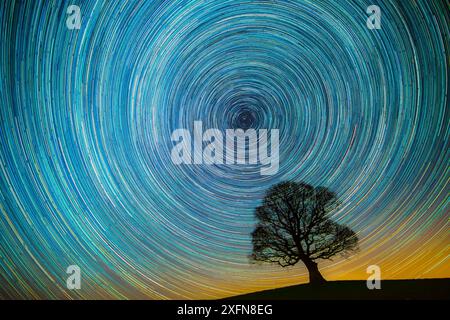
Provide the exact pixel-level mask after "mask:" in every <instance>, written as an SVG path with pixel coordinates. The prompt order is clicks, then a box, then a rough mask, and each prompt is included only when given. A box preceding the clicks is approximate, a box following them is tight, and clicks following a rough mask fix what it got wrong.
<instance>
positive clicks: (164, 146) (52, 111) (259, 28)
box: [0, 0, 450, 299]
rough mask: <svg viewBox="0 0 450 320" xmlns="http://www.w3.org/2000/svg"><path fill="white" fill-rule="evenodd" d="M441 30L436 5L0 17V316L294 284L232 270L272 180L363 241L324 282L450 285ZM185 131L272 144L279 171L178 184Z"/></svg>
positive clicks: (198, 175) (129, 7)
mask: <svg viewBox="0 0 450 320" xmlns="http://www.w3.org/2000/svg"><path fill="white" fill-rule="evenodd" d="M71 4H74V5H78V6H79V7H80V9H81V14H82V19H81V28H80V29H79V30H77V29H74V30H70V29H68V28H67V26H66V20H67V17H68V16H69V15H68V14H67V13H66V10H67V7H68V6H69V5H71ZM371 4H375V5H378V6H379V7H380V9H381V28H380V29H369V28H368V27H367V25H366V20H367V18H368V17H369V15H370V14H368V13H367V12H366V9H367V7H368V6H369V5H371ZM449 24H450V10H449V4H448V2H447V1H445V0H442V1H441V0H423V1H412V0H408V1H400V0H399V1H379V0H377V1H372V2H371V1H343V0H342V1H331V0H330V1H290V0H279V1H277V0H272V1H269V0H266V1H261V0H258V1H255V0H251V1H234V0H223V1H210V0H207V1H204V0H202V1H200V0H198V1H125V0H123V1H75V0H74V1H60V0H54V1H50V0H49V1H12V0H4V1H1V3H0V43H1V46H0V75H1V86H0V120H1V123H0V141H1V144H0V298H27V299H35V298H47V299H55V298H58V299H69V298H73V299H80V298H85V299H87V298H100V299H102V298H119V299H123V298H150V299H173V298H178V299H182V298H189V299H193V298H219V297H225V296H231V295H235V294H239V293H245V292H252V291H257V290H263V289H267V288H274V287H282V286H287V285H292V284H298V283H302V282H307V271H306V269H305V268H304V266H303V265H301V263H300V264H298V265H296V266H295V267H291V268H288V269H286V268H285V269H283V268H281V267H279V266H276V265H261V266H259V265H253V264H250V262H249V259H248V255H249V254H250V253H251V249H252V245H251V236H250V233H251V232H252V231H253V228H254V226H255V223H256V221H255V218H254V216H253V210H254V209H255V207H257V206H258V205H260V204H261V200H262V198H263V196H264V192H265V191H266V190H267V189H268V188H269V187H270V186H272V185H273V184H276V183H278V182H281V181H285V180H292V181H305V182H307V183H309V184H312V185H314V186H319V185H320V186H326V187H328V188H330V189H331V190H333V191H335V192H336V193H337V194H338V196H339V199H340V201H341V202H342V205H341V206H340V208H339V209H338V210H336V211H334V212H333V219H334V220H335V221H337V222H339V223H342V224H346V225H348V226H349V227H350V228H352V230H354V231H355V232H356V233H357V234H358V237H359V238H360V251H359V252H358V253H356V254H354V255H352V256H351V257H349V258H348V259H342V258H337V259H335V260H333V261H326V262H322V263H319V267H320V269H321V271H322V272H323V274H324V276H325V277H326V278H327V279H328V280H338V279H341V280H345V279H366V278H367V276H368V275H367V274H366V268H367V266H369V265H372V264H376V265H378V266H380V268H381V272H382V278H383V279H400V278H438V277H439V278H442V277H450V268H449V266H450V265H449V260H448V255H449V253H450V251H449V243H450V234H449V210H450V208H449V180H450V169H449V159H450V151H449V150H450V148H449V147H450V137H449V128H450V123H449V122H450V118H449V113H450V108H449V100H448V93H449V63H450V58H449V51H450V45H449ZM197 120H198V121H202V122H203V127H204V128H217V129H219V130H221V131H223V132H225V130H226V129H228V128H245V129H246V128H254V129H256V130H258V129H269V130H270V129H279V132H280V142H279V143H280V164H279V165H280V167H279V171H278V172H277V173H276V174H274V175H261V174H260V166H259V165H253V166H251V165H227V164H224V165H175V164H174V163H173V162H172V161H171V157H170V155H171V150H172V148H173V146H174V142H173V141H171V133H172V132H173V131H174V130H175V129H179V128H186V129H189V130H192V127H193V123H194V121H197ZM69 265H78V266H79V267H80V268H81V275H82V281H81V286H82V288H81V289H80V290H68V289H67V288H66V279H67V277H68V275H67V274H66V269H67V267H68V266H69Z"/></svg>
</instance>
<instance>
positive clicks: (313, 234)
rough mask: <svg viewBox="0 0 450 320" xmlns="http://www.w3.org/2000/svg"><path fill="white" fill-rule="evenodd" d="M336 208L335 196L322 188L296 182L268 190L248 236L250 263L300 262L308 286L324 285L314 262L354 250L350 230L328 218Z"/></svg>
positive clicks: (284, 265)
mask: <svg viewBox="0 0 450 320" xmlns="http://www.w3.org/2000/svg"><path fill="white" fill-rule="evenodd" d="M338 205H339V201H338V200H337V197H336V194H335V193H334V192H331V191H330V190H328V189H327V188H324V187H317V188H314V187H312V186H310V185H308V184H306V183H296V182H282V183H279V184H277V185H275V186H273V187H271V188H270V189H269V190H268V191H267V193H266V195H265V197H264V200H263V204H262V205H261V206H259V207H257V208H256V209H255V215H256V218H257V220H258V223H257V225H256V228H255V230H254V231H253V232H252V238H253V239H252V243H253V253H252V255H251V259H252V260H253V261H261V262H272V263H278V264H279V265H280V266H282V267H286V266H292V265H295V264H296V263H297V262H299V261H302V262H303V263H304V264H305V266H306V268H308V272H309V281H310V283H311V284H316V283H322V282H325V281H326V280H325V279H324V278H323V277H322V275H321V274H320V272H319V269H318V267H317V262H316V261H317V260H319V259H329V260H331V258H332V257H333V256H335V255H337V254H341V255H345V254H347V253H349V252H351V251H354V250H356V249H357V246H358V238H357V236H356V234H355V233H354V232H353V231H352V230H351V229H350V228H348V227H346V226H343V225H340V224H338V223H336V222H334V221H332V220H330V218H329V212H330V211H332V210H334V209H335V208H336V207H337V206H338Z"/></svg>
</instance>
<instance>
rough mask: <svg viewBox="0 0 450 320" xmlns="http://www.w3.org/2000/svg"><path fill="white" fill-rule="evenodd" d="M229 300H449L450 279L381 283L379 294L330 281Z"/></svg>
mask: <svg viewBox="0 0 450 320" xmlns="http://www.w3.org/2000/svg"><path fill="white" fill-rule="evenodd" d="M227 299H228V300H234V299H236V300H330V299H331V300H336V299H337V300H372V299H374V300H380V299H381V300H416V299H417V300H423V299H425V300H430V299H432V300H450V279H418V280H382V281H381V289H380V290H376V289H374V290H369V289H367V286H366V281H365V280H352V281H329V282H327V283H326V284H324V285H320V286H311V285H309V284H301V285H296V286H290V287H284V288H278V289H272V290H266V291H259V292H254V293H249V294H244V295H240V296H234V297H230V298H227Z"/></svg>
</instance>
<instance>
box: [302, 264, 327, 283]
mask: <svg viewBox="0 0 450 320" xmlns="http://www.w3.org/2000/svg"><path fill="white" fill-rule="evenodd" d="M303 263H304V264H305V266H306V268H308V272H309V283H310V284H321V283H325V282H327V280H325V278H324V277H322V274H321V273H320V271H319V268H318V267H317V263H315V262H314V261H312V260H306V261H303Z"/></svg>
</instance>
